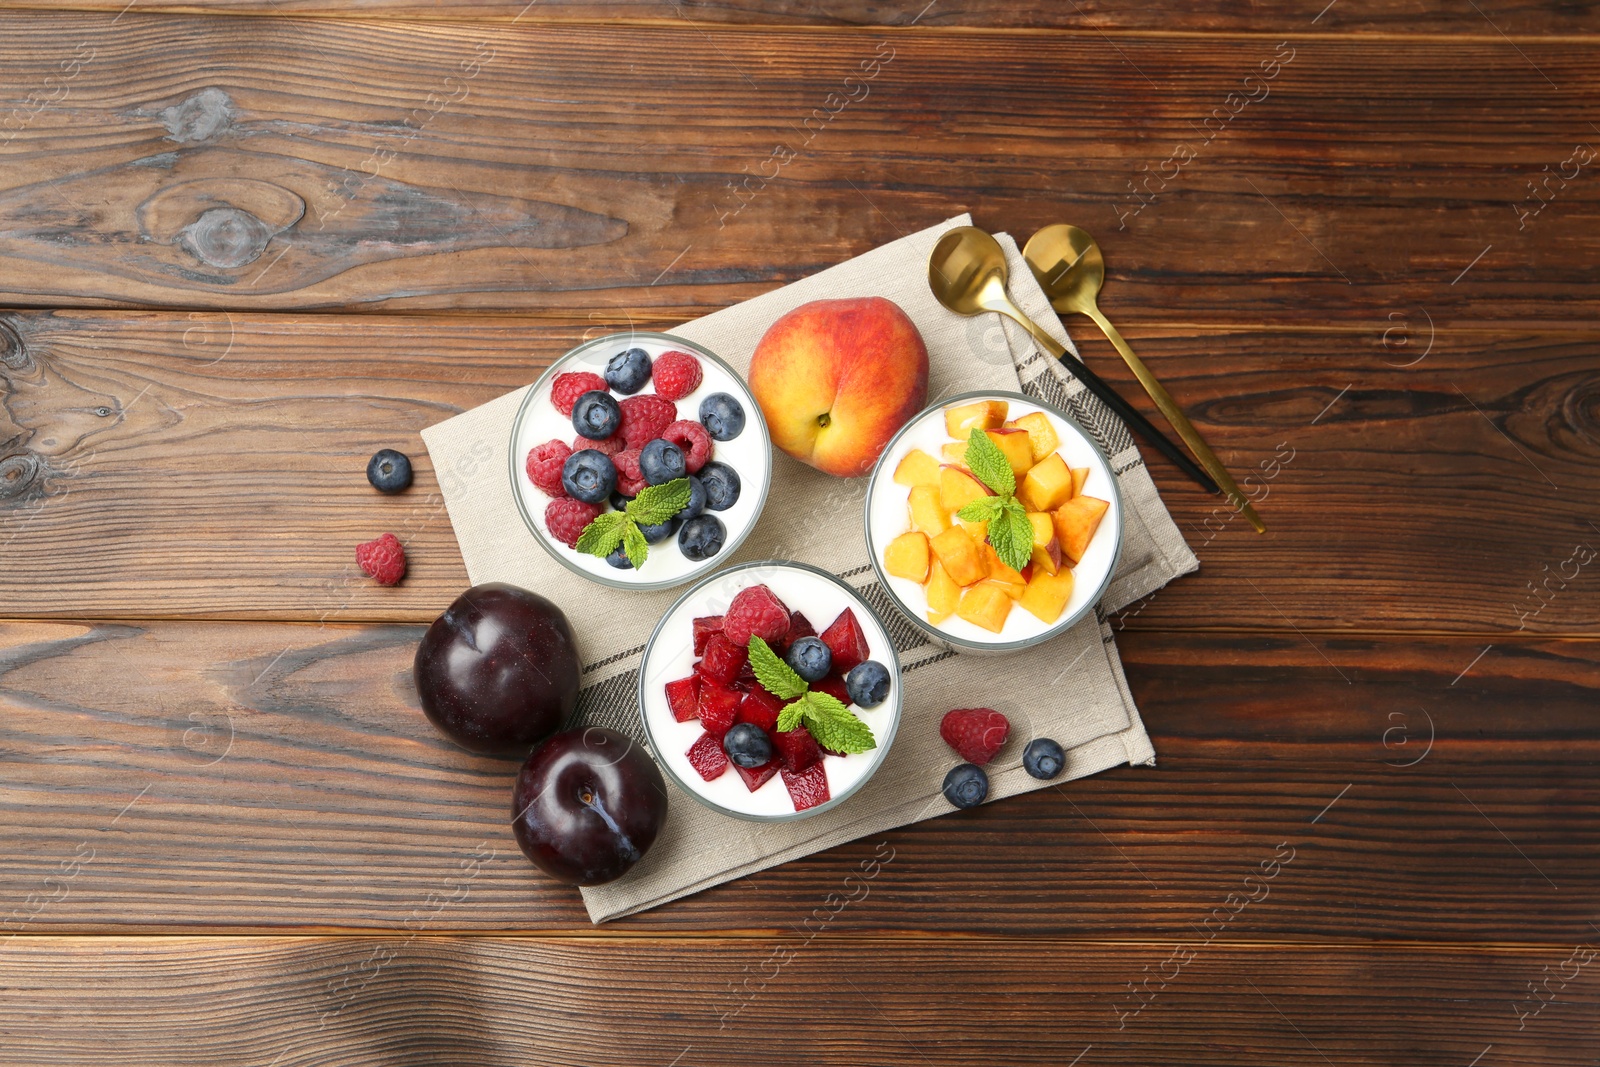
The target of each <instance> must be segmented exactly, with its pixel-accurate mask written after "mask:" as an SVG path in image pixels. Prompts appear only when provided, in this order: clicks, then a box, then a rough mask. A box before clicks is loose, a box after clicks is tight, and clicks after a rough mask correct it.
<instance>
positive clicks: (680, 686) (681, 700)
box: [666, 674, 700, 722]
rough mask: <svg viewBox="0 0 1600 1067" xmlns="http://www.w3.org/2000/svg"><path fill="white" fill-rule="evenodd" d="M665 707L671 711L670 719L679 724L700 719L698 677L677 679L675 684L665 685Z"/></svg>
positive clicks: (690, 676)
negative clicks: (675, 720)
mask: <svg viewBox="0 0 1600 1067" xmlns="http://www.w3.org/2000/svg"><path fill="white" fill-rule="evenodd" d="M666 688H667V707H669V708H671V709H672V717H673V718H674V719H677V720H678V721H679V722H688V721H689V720H690V719H698V718H699V717H700V678H699V676H698V675H693V674H691V675H689V677H687V678H679V679H678V680H677V681H676V682H668V683H667V687H666Z"/></svg>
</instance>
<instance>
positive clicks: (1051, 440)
mask: <svg viewBox="0 0 1600 1067" xmlns="http://www.w3.org/2000/svg"><path fill="white" fill-rule="evenodd" d="M1008 425H1011V426H1016V427H1019V428H1021V429H1024V430H1027V431H1028V444H1029V447H1030V448H1032V450H1033V461H1034V462H1035V463H1037V462H1039V461H1040V460H1041V459H1043V458H1044V457H1046V456H1048V455H1049V454H1050V453H1052V452H1054V451H1055V450H1056V449H1058V448H1060V447H1061V438H1060V437H1059V436H1058V435H1057V434H1056V428H1055V427H1054V426H1052V425H1051V424H1050V416H1048V415H1046V414H1045V413H1044V412H1042V411H1030V412H1028V413H1027V414H1026V415H1018V416H1017V417H1016V419H1015V420H1014V421H1012V422H1011V423H1008Z"/></svg>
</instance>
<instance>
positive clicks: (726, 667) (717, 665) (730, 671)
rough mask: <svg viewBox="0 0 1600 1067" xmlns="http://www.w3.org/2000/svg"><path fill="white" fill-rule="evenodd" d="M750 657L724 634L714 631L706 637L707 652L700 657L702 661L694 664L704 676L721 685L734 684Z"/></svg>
mask: <svg viewBox="0 0 1600 1067" xmlns="http://www.w3.org/2000/svg"><path fill="white" fill-rule="evenodd" d="M749 658H750V653H748V652H746V651H745V650H744V649H742V648H740V647H739V646H738V645H736V644H734V643H733V642H732V641H729V640H728V639H727V638H726V637H724V636H723V635H722V634H720V633H714V634H712V635H711V636H710V637H707V638H706V647H705V652H704V654H703V655H702V656H701V657H700V662H699V663H696V664H695V665H694V669H695V670H697V671H699V672H700V675H701V676H702V677H704V678H708V679H710V680H711V681H713V682H716V683H718V684H719V685H732V684H733V681H734V679H736V678H738V677H739V672H740V671H741V670H743V669H744V665H745V663H746V661H748V660H749Z"/></svg>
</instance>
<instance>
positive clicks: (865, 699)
mask: <svg viewBox="0 0 1600 1067" xmlns="http://www.w3.org/2000/svg"><path fill="white" fill-rule="evenodd" d="M795 643H796V644H799V642H798V641H797V642H795ZM844 687H845V688H846V689H848V690H849V691H850V699H851V700H852V701H854V702H855V703H857V704H859V705H861V706H862V707H864V708H875V707H877V706H878V705H879V704H882V703H883V702H884V699H885V698H886V697H888V695H889V671H888V668H886V667H885V666H884V665H883V664H881V663H879V662H878V661H877V660H873V659H869V660H867V661H866V662H865V663H858V664H857V665H856V666H855V667H854V668H852V669H851V671H850V673H849V674H847V675H845V676H844Z"/></svg>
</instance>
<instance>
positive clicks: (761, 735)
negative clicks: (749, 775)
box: [722, 697, 772, 770]
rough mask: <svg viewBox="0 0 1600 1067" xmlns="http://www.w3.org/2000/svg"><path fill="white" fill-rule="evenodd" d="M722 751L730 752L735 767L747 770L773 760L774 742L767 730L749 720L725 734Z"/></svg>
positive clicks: (729, 757)
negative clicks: (769, 738) (768, 735)
mask: <svg viewBox="0 0 1600 1067" xmlns="http://www.w3.org/2000/svg"><path fill="white" fill-rule="evenodd" d="M745 699H746V700H748V699H749V697H746V698H745ZM722 751H724V752H726V753H727V754H728V759H730V760H732V761H733V765H734V766H735V767H743V768H744V769H745V770H755V769H756V768H757V767H761V766H764V765H766V764H767V763H769V762H771V760H772V742H771V741H769V740H767V732H766V731H765V730H763V729H762V728H761V727H759V726H756V725H753V724H751V723H748V722H741V723H735V724H734V726H733V727H732V728H731V729H730V730H729V731H728V732H727V733H726V734H724V735H723V737H722Z"/></svg>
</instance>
